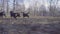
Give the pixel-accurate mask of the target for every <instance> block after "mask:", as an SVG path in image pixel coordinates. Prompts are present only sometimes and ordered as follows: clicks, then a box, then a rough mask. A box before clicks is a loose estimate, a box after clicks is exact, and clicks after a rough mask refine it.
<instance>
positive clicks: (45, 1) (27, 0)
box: [0, 0, 60, 8]
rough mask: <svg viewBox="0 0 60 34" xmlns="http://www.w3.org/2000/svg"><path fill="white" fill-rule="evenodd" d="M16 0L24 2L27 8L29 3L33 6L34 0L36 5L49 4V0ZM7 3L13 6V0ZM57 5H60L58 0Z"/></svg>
mask: <svg viewBox="0 0 60 34" xmlns="http://www.w3.org/2000/svg"><path fill="white" fill-rule="evenodd" d="M0 1H1V0H0ZM17 1H18V2H19V3H24V4H25V7H26V8H28V7H29V6H30V5H31V6H33V5H34V3H35V2H36V1H37V2H38V3H39V4H38V6H40V5H42V4H43V5H45V6H46V7H48V6H49V3H48V2H49V0H17ZM53 1H54V2H55V1H56V0H53ZM9 5H10V6H13V0H10V2H9ZM58 5H59V6H60V1H59V2H58Z"/></svg>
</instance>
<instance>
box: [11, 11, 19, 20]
mask: <svg viewBox="0 0 60 34" xmlns="http://www.w3.org/2000/svg"><path fill="white" fill-rule="evenodd" d="M10 16H11V17H13V18H15V19H16V17H20V14H19V13H14V12H13V11H10Z"/></svg>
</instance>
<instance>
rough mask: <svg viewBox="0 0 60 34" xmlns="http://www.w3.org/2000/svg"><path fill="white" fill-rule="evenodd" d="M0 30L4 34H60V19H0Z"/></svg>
mask: <svg viewBox="0 0 60 34" xmlns="http://www.w3.org/2000/svg"><path fill="white" fill-rule="evenodd" d="M0 28H3V31H2V33H3V32H4V34H60V17H42V16H41V17H33V18H32V17H30V18H17V20H15V19H14V18H0ZM0 34H1V29H0Z"/></svg>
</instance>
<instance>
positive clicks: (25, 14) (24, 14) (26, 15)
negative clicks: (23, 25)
mask: <svg viewBox="0 0 60 34" xmlns="http://www.w3.org/2000/svg"><path fill="white" fill-rule="evenodd" d="M21 13H23V18H24V17H28V18H29V15H28V14H29V12H28V13H24V12H21Z"/></svg>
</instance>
